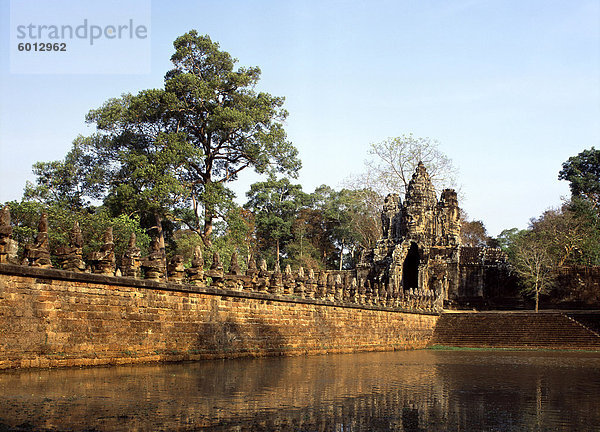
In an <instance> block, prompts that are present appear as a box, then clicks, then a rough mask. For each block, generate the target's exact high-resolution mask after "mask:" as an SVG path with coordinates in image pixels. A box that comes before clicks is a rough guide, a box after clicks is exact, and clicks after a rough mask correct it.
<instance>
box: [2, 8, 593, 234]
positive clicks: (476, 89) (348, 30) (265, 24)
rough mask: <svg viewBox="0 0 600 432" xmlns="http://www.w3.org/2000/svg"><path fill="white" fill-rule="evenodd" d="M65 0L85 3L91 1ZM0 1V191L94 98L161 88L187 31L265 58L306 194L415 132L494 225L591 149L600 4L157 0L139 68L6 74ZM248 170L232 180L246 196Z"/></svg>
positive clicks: (16, 189)
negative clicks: (383, 144) (431, 142)
mask: <svg viewBox="0 0 600 432" xmlns="http://www.w3.org/2000/svg"><path fill="white" fill-rule="evenodd" d="M16 2H17V3H18V0H16ZM62 3H63V4H64V3H66V4H69V3H70V4H71V5H72V7H73V11H76V10H77V11H78V12H77V13H81V10H84V11H85V8H86V7H89V8H93V7H94V6H93V5H94V4H96V6H95V7H97V3H98V2H88V3H86V2H85V1H79V0H63V1H62ZM100 3H102V2H100ZM112 3H113V4H112V5H111V4H108V5H107V6H106V7H107V8H112V9H110V10H111V11H113V12H114V11H115V10H116V11H122V15H123V16H126V15H127V14H128V13H129V11H127V9H126V7H123V6H119V3H118V2H112ZM124 3H125V4H127V2H124ZM0 4H1V9H0V13H1V21H0V25H1V28H2V36H1V38H2V39H1V41H0V43H1V52H2V63H1V64H0V69H1V75H0V91H1V97H0V201H6V200H11V199H19V198H20V196H21V194H22V191H23V187H24V185H25V181H26V180H28V179H29V180H32V179H33V176H32V174H31V165H32V164H33V163H34V162H36V161H40V160H56V159H60V158H62V157H63V156H64V155H65V153H66V152H67V151H68V149H69V148H70V146H71V142H72V140H73V139H74V138H75V137H76V136H77V135H78V134H89V133H91V132H92V129H91V128H90V127H89V126H87V125H86V124H85V122H84V117H85V114H86V113H87V111H88V110H89V109H91V108H96V107H98V106H100V105H101V104H102V103H103V102H104V101H106V100H107V99H108V98H110V97H116V96H119V95H120V94H121V93H124V92H136V91H138V90H141V89H145V88H155V87H160V86H161V85H162V82H163V76H164V73H165V72H166V71H167V70H168V69H169V68H170V63H169V57H170V55H171V53H172V51H173V48H172V42H173V40H174V39H175V38H176V37H177V36H179V35H181V34H183V33H185V32H186V31H188V30H190V29H197V30H198V31H199V32H200V33H205V34H209V35H210V36H211V37H212V38H213V40H216V41H218V42H219V43H220V44H221V47H222V48H223V49H225V50H226V51H229V52H230V53H231V54H232V55H233V56H234V57H237V58H238V59H239V60H240V62H239V64H240V65H246V66H254V65H258V66H260V67H261V69H262V71H263V74H262V80H261V84H260V87H261V89H262V90H266V91H268V92H270V93H272V94H274V95H279V96H285V97H286V108H287V109H288V111H289V112H290V116H289V119H288V121H287V132H288V135H289V137H290V139H291V140H292V141H293V142H294V144H295V145H296V147H297V148H298V149H299V150H300V156H301V158H302V161H303V165H304V167H303V169H302V171H301V174H300V177H299V179H298V181H299V182H300V183H301V184H302V185H303V187H304V190H305V191H312V190H313V189H314V188H315V187H316V186H318V185H320V184H323V183H325V184H329V185H331V186H334V187H336V186H339V185H340V184H341V182H342V181H343V180H344V179H345V178H347V177H348V176H349V175H351V174H356V173H358V172H360V171H361V170H362V169H363V161H364V159H365V158H366V157H367V149H368V145H369V143H372V142H378V141H381V140H383V139H385V138H387V137H393V136H399V135H402V134H408V133H413V134H414V135H417V136H423V137H430V138H433V139H437V140H439V141H440V142H441V149H442V150H443V151H444V152H445V153H446V154H447V155H448V156H449V157H450V158H451V159H452V160H453V161H454V164H455V165H456V166H457V167H458V168H459V170H460V177H459V183H460V184H461V185H462V190H463V193H464V196H465V198H464V200H463V201H462V202H461V203H460V204H461V207H463V208H464V209H465V210H466V211H467V213H468V214H469V216H470V217H471V218H472V219H481V220H483V222H484V223H485V224H486V226H487V227H488V230H489V231H490V232H491V234H494V235H496V234H498V233H499V232H500V231H501V230H502V229H504V228H510V227H513V226H517V227H520V228H524V227H526V226H527V223H528V220H529V219H530V218H531V217H535V216H539V215H540V214H541V213H542V212H543V211H544V210H545V209H547V208H548V207H552V206H558V205H560V203H561V197H567V196H568V194H569V193H568V185H567V184H566V183H565V182H559V181H558V179H557V175H558V171H559V170H560V168H561V164H562V162H564V161H565V160H566V159H567V158H568V157H570V156H573V155H575V154H577V153H579V152H580V151H582V150H583V149H585V148H590V147H592V146H596V147H599V146H600V142H599V141H600V2H599V1H598V0H569V1H564V0H561V1H551V0H550V1H549V0H543V1H541V0H540V1H533V0H532V1H529V0H526V1H523V0H520V1H506V0H490V1H483V0H482V1H475V0H463V1H452V0H450V1H447V0H446V1H441V0H440V1H418V2H415V1H368V2H367V1H364V2H360V1H228V2H224V1H168V2H167V1H164V2H159V1H153V2H151V25H150V26H149V27H150V28H149V30H150V31H149V35H150V38H149V39H148V42H149V44H150V45H149V47H150V56H151V57H150V59H151V62H150V73H141V74H140V73H127V70H125V71H124V72H125V73H121V74H116V73H110V72H104V73H101V74H79V73H52V74H44V73H36V74H17V73H11V71H10V61H9V55H8V52H9V50H10V48H11V44H13V42H11V41H10V35H11V32H14V29H13V28H11V20H10V6H11V5H10V2H9V1H8V0H0ZM86 5H87V6H86ZM13 7H14V6H13ZM119 8H121V9H119ZM123 8H124V9H123ZM90 10H91V9H90ZM138 12H140V11H139V10H138ZM142 12H143V11H142ZM74 13H75V12H74ZM67 15H68V14H67ZM67 18H68V16H66V15H65V16H64V17H61V19H64V20H67ZM148 19H149V18H148ZM13 36H14V35H13ZM40 54H41V53H40ZM47 54H49V55H52V53H47ZM142 54H143V53H142V52H141V51H140V52H138V51H136V50H135V49H131V52H128V55H129V56H131V57H133V58H136V57H135V56H136V55H137V56H139V57H138V58H139V59H140V61H141V58H142ZM81 55H82V56H93V58H92V57H90V58H89V59H88V60H89V61H90V62H92V61H95V60H98V54H94V51H92V50H89V52H85V51H84V52H83V53H82V54H81ZM115 55H116V54H115ZM53 58H55V57H48V61H52V60H51V59H53ZM100 58H101V59H102V57H100ZM130 68H131V69H135V68H134V67H130ZM255 180H256V177H255V176H252V175H244V176H242V179H241V180H240V181H239V182H238V183H239V184H237V185H236V186H235V187H234V189H235V190H236V191H237V192H238V195H240V196H241V197H242V198H243V193H244V191H245V190H247V188H248V185H249V183H251V182H253V181H255Z"/></svg>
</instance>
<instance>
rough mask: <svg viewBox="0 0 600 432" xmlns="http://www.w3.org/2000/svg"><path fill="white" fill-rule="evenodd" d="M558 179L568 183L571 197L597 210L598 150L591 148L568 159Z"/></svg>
mask: <svg viewBox="0 0 600 432" xmlns="http://www.w3.org/2000/svg"><path fill="white" fill-rule="evenodd" d="M558 178H559V179H560V180H567V181H568V182H569V186H570V188H571V194H572V195H573V197H577V198H584V199H587V200H589V201H590V202H591V203H592V204H593V205H594V207H595V208H596V209H597V210H598V209H599V207H600V150H596V149H595V148H594V147H592V148H591V149H589V150H584V151H582V152H581V153H579V154H578V155H576V156H572V157H570V158H569V159H568V160H567V161H566V162H564V163H563V165H562V170H561V171H560V172H559V173H558Z"/></svg>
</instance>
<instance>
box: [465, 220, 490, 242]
mask: <svg viewBox="0 0 600 432" xmlns="http://www.w3.org/2000/svg"><path fill="white" fill-rule="evenodd" d="M461 222H462V224H461V229H460V241H461V243H462V245H463V246H470V247H477V246H486V245H488V244H489V243H490V237H489V236H488V234H487V230H486V228H485V225H484V224H483V222H482V221H480V220H477V221H469V220H466V219H465V218H463V219H462V221H461Z"/></svg>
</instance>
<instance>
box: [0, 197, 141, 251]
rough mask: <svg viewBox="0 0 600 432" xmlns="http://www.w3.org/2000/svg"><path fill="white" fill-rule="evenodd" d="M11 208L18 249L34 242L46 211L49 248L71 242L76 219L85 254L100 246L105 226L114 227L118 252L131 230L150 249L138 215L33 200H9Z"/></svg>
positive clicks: (20, 249)
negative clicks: (117, 213)
mask: <svg viewBox="0 0 600 432" xmlns="http://www.w3.org/2000/svg"><path fill="white" fill-rule="evenodd" d="M6 204H7V205H8V207H9V209H10V213H11V220H12V225H13V238H14V239H15V240H16V241H18V242H19V253H20V254H22V252H23V247H24V246H25V244H27V243H33V241H34V240H35V236H36V234H37V226H38V223H39V220H40V216H41V214H42V212H43V211H45V212H47V213H48V237H49V241H50V251H51V252H52V251H54V250H56V248H58V247H60V246H67V245H68V244H69V234H70V232H71V229H72V227H73V223H74V222H75V221H77V222H78V223H79V226H80V228H81V232H82V235H83V241H84V245H83V255H84V258H85V257H87V256H89V255H90V254H91V252H94V251H98V250H100V246H101V245H102V244H103V235H104V231H106V228H108V227H113V236H114V242H115V252H116V254H117V256H119V255H122V254H123V252H124V251H125V249H126V248H127V244H128V241H129V237H130V235H131V233H135V234H136V236H137V245H138V247H139V248H140V249H142V251H144V252H145V251H147V249H148V245H149V243H150V238H149V237H148V235H146V234H145V232H144V230H143V229H142V228H141V227H140V224H139V219H138V218H137V217H128V216H126V215H120V216H117V217H111V216H110V214H109V213H108V212H107V211H106V210H105V209H101V208H100V209H97V210H96V211H87V210H84V211H74V210H71V209H68V208H65V207H63V206H59V205H49V206H47V205H43V204H40V203H37V202H32V201H21V202H17V201H10V202H8V203H6Z"/></svg>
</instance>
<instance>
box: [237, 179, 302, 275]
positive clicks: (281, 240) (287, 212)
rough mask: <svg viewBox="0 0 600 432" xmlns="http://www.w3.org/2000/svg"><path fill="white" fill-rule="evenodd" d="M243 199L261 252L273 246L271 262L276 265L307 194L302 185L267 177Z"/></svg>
mask: <svg viewBox="0 0 600 432" xmlns="http://www.w3.org/2000/svg"><path fill="white" fill-rule="evenodd" d="M246 196H247V197H248V201H247V203H246V204H245V206H244V207H245V208H246V209H248V210H250V211H251V212H252V214H253V215H254V221H255V224H256V232H257V237H258V238H259V240H260V243H262V249H263V250H264V251H266V250H267V249H269V246H270V245H272V244H273V243H275V256H274V260H275V263H276V265H277V266H279V258H280V255H281V248H282V246H284V247H285V244H286V243H287V242H288V241H290V240H291V238H292V225H293V223H294V220H295V219H296V215H297V214H298V211H299V210H300V209H301V208H302V207H303V206H304V205H305V203H306V194H305V193H304V192H302V186H300V185H295V184H292V183H291V182H290V181H289V179H287V178H285V177H284V178H281V179H279V180H278V179H277V178H276V177H275V176H274V175H270V176H269V178H268V179H267V180H266V181H264V182H257V183H254V184H252V185H251V186H250V191H248V192H247V193H246Z"/></svg>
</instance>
